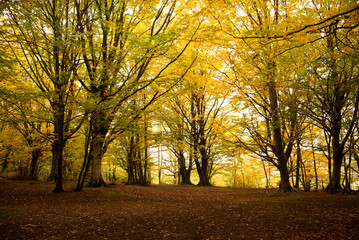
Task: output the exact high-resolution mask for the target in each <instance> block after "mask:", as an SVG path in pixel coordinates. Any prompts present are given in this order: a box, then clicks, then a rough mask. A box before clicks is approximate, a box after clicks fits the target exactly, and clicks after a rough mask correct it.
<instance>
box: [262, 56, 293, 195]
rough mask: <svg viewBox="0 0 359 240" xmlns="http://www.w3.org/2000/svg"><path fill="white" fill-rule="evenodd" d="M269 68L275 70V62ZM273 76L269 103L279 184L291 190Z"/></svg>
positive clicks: (285, 190)
mask: <svg viewBox="0 0 359 240" xmlns="http://www.w3.org/2000/svg"><path fill="white" fill-rule="evenodd" d="M269 69H270V70H272V71H273V69H274V62H273V63H271V65H270V67H269ZM272 74H273V73H272ZM272 78H273V76H272V77H271V78H270V81H269V83H268V90H269V104H270V110H271V123H272V126H273V139H274V151H273V152H274V154H275V155H276V157H277V161H278V170H279V172H280V182H281V183H280V186H279V187H280V191H281V192H291V191H292V190H293V189H292V186H291V185H290V182H289V172H288V168H287V163H288V158H287V157H286V155H285V153H284V152H285V151H284V146H283V138H282V128H281V121H280V117H279V110H278V98H277V92H276V84H275V81H274V80H273V79H272Z"/></svg>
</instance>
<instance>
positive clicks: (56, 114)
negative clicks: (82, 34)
mask: <svg viewBox="0 0 359 240" xmlns="http://www.w3.org/2000/svg"><path fill="white" fill-rule="evenodd" d="M73 4H74V3H73V1H63V2H62V1H57V0H52V1H46V2H39V1H13V2H11V3H9V4H8V6H7V8H6V11H5V12H6V14H7V20H8V24H9V29H11V31H12V32H9V33H8V34H7V35H5V36H4V38H5V39H6V41H7V42H8V43H9V46H10V47H11V48H12V49H13V50H12V51H13V53H14V55H15V56H16V59H17V61H18V63H19V64H20V66H21V67H22V68H23V70H24V71H25V72H26V73H27V74H28V77H29V78H30V80H31V81H32V82H33V84H34V85H35V86H36V87H37V88H38V89H39V90H40V91H41V92H42V95H43V96H45V97H46V99H47V101H48V103H49V106H47V105H46V104H44V105H43V106H44V107H47V108H48V110H49V112H50V114H51V115H52V117H49V121H50V122H51V123H52V124H53V126H54V131H53V134H52V155H53V166H54V167H55V166H57V172H56V173H57V174H56V177H55V180H56V187H55V189H54V192H62V191H63V172H62V170H63V152H64V147H65V144H66V141H67V140H68V139H69V138H70V137H71V136H72V135H73V134H74V133H75V132H76V130H77V129H78V128H79V127H80V125H81V122H80V124H78V125H77V126H73V128H70V125H71V123H72V122H71V120H72V119H73V118H74V117H78V116H73V115H72V114H73V112H72V109H70V108H69V102H70V101H71V97H72V96H74V93H75V92H76V90H77V86H76V85H75V84H74V83H75V78H74V75H73V72H74V69H76V68H77V67H78V66H79V59H78V52H77V51H76V49H77V47H78V44H77V42H76V41H74V40H75V38H74V36H75V33H76V25H77V24H76V22H75V21H74V17H73V14H74V13H73V11H72V10H71V8H73V6H74V5H73Z"/></svg>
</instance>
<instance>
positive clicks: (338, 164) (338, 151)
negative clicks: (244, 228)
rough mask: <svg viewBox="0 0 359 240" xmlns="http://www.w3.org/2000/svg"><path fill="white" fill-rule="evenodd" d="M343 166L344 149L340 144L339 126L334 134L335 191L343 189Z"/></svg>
mask: <svg viewBox="0 0 359 240" xmlns="http://www.w3.org/2000/svg"><path fill="white" fill-rule="evenodd" d="M342 164H343V149H342V147H341V144H340V128H339V127H338V126H337V127H335V129H334V134H333V174H332V189H333V190H334V191H336V190H340V189H342V187H341V185H340V179H341V168H342Z"/></svg>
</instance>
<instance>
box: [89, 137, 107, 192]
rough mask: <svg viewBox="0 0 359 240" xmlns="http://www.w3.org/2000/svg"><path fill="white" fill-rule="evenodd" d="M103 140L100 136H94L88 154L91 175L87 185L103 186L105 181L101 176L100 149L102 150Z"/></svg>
mask: <svg viewBox="0 0 359 240" xmlns="http://www.w3.org/2000/svg"><path fill="white" fill-rule="evenodd" d="M103 144H104V142H103V140H102V139H101V136H99V135H98V136H96V137H95V138H94V139H93V144H92V146H91V147H92V148H93V150H92V151H90V152H91V156H90V166H91V176H90V181H89V184H88V186H89V187H101V186H105V185H106V184H105V181H104V180H103V178H102V156H103V154H102V150H103Z"/></svg>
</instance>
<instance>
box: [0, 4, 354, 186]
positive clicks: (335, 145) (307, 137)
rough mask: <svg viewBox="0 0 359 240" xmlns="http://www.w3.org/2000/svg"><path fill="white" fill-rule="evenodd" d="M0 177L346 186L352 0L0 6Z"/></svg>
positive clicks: (350, 153) (349, 180)
mask: <svg viewBox="0 0 359 240" xmlns="http://www.w3.org/2000/svg"><path fill="white" fill-rule="evenodd" d="M0 11H1V15H0V104H1V105H0V112H1V114H0V131H1V134H0V165H1V169H0V171H1V176H4V177H10V178H17V179H28V178H30V179H36V180H48V181H54V182H56V187H55V189H54V191H55V192H62V191H63V184H64V181H76V183H77V186H76V189H77V190H81V189H82V188H83V186H84V185H85V184H86V185H88V186H92V187H99V186H103V185H105V184H106V183H107V184H108V183H114V182H124V183H127V184H140V185H148V184H150V183H174V184H178V183H180V184H198V185H203V186H209V185H222V186H223V185H224V186H240V187H267V188H269V187H277V186H278V187H279V188H280V190H281V191H283V192H286V191H292V190H293V188H302V189H304V190H307V191H309V190H318V189H326V190H330V191H332V192H333V191H337V190H341V189H344V190H345V191H350V190H351V189H357V188H358V179H359V177H358V173H359V142H358V141H359V122H358V107H359V106H358V105H359V78H358V70H359V69H358V62H359V55H358V49H359V45H358V39H359V38H358V34H359V33H358V25H359V24H358V22H359V21H358V20H359V16H358V14H359V5H358V3H357V2H356V1H349V0H347V1H334V0H313V1H306V0H301V1H299V0H297V1H281V0H272V1H267V0H256V1H246V0H243V1H232V0H229V1H219V0H218V1H216V0H215V1H207V0H193V1H185V0H177V1H176V0H150V1H132V0H130V1H123V0H66V1H58V0H51V1H41V0H26V1H16V0H14V1H1V2H0Z"/></svg>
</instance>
